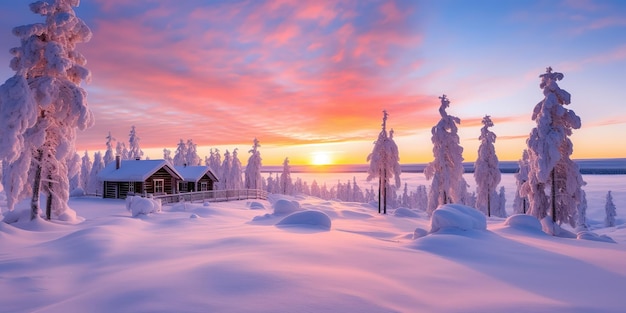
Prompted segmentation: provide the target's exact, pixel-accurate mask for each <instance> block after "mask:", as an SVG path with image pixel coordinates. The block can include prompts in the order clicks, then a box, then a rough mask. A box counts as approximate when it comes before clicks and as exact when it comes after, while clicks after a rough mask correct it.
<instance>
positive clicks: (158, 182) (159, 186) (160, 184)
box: [154, 179, 165, 193]
mask: <svg viewBox="0 0 626 313" xmlns="http://www.w3.org/2000/svg"><path fill="white" fill-rule="evenodd" d="M164 192H165V183H164V181H163V180H162V179H155V180H154V193H164Z"/></svg>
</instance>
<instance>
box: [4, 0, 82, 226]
mask: <svg viewBox="0 0 626 313" xmlns="http://www.w3.org/2000/svg"><path fill="white" fill-rule="evenodd" d="M77 5H78V1H76V0H56V1H53V2H44V1H38V2H34V3H32V4H31V5H30V9H31V11H33V12H34V13H36V14H39V15H41V16H43V17H45V22H43V23H35V24H30V25H24V26H18V27H15V28H14V29H13V34H15V35H16V36H18V37H19V38H20V43H21V44H20V46H19V47H16V48H13V49H11V54H13V56H14V58H13V59H12V60H11V64H10V65H11V68H12V69H13V70H14V71H15V72H16V74H15V75H14V76H13V77H12V78H9V79H8V80H7V81H6V82H5V83H4V84H3V85H2V86H0V112H1V113H2V114H0V125H1V126H0V127H2V133H3V135H2V136H0V137H1V138H2V139H0V159H2V160H3V161H4V166H5V168H4V175H3V184H12V186H8V187H9V188H6V187H7V185H5V188H6V189H5V191H6V193H7V203H8V204H9V207H10V208H11V209H12V204H13V203H14V202H15V200H19V199H24V198H25V197H27V193H31V194H32V197H31V219H35V218H37V216H38V215H39V193H40V191H43V192H44V193H45V194H46V195H47V201H46V217H47V218H48V219H50V218H51V217H52V216H53V215H54V216H56V217H61V215H63V214H65V217H64V218H73V217H72V216H73V214H74V212H73V211H70V210H69V207H68V205H67V203H68V200H69V178H68V167H67V161H68V158H73V157H74V153H75V148H74V145H75V140H76V130H77V129H80V130H83V129H86V128H88V127H91V126H92V125H93V123H94V119H93V114H92V113H91V111H90V110H89V108H88V106H87V101H86V97H87V93H86V92H85V90H84V89H83V88H82V87H80V84H81V82H82V81H88V80H89V79H90V75H91V74H90V72H89V70H88V69H87V68H85V67H84V66H85V64H86V59H85V57H84V56H83V55H82V54H80V53H79V52H78V51H76V50H75V48H76V44H78V43H83V42H87V41H89V40H90V39H91V35H92V34H91V30H90V29H89V27H87V25H86V24H85V23H84V22H83V21H82V20H81V19H80V18H78V17H77V16H76V14H75V12H74V10H73V8H72V7H74V6H77ZM18 176H21V177H18ZM26 184H32V188H29V187H26Z"/></svg>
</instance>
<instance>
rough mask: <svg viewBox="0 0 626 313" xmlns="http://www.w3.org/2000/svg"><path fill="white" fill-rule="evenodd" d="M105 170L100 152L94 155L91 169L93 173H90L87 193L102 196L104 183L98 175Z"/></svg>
mask: <svg viewBox="0 0 626 313" xmlns="http://www.w3.org/2000/svg"><path fill="white" fill-rule="evenodd" d="M103 168H104V162H103V161H102V153H100V151H98V152H96V153H94V155H93V166H92V167H91V172H89V184H88V185H87V189H85V192H87V193H89V194H95V195H102V182H101V181H100V180H99V179H98V174H99V173H100V171H102V169H103Z"/></svg>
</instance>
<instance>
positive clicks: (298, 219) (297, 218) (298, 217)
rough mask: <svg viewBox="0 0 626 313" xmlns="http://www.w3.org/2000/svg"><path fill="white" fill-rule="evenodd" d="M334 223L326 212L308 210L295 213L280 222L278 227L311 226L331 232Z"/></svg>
mask: <svg viewBox="0 0 626 313" xmlns="http://www.w3.org/2000/svg"><path fill="white" fill-rule="evenodd" d="M331 224H332V222H331V220H330V217H328V215H326V214H325V213H324V212H320V211H316V210H308V211H301V212H295V213H292V214H291V215H288V216H287V217H285V218H283V219H282V220H280V222H278V223H276V226H311V227H315V228H322V229H326V230H330V226H331Z"/></svg>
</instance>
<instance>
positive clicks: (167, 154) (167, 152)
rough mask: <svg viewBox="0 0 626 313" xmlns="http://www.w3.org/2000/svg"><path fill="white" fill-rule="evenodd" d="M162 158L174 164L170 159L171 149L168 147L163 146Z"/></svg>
mask: <svg viewBox="0 0 626 313" xmlns="http://www.w3.org/2000/svg"><path fill="white" fill-rule="evenodd" d="M163 160H165V161H167V162H169V163H170V164H172V165H174V160H173V159H172V151H171V150H170V149H167V148H163Z"/></svg>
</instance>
